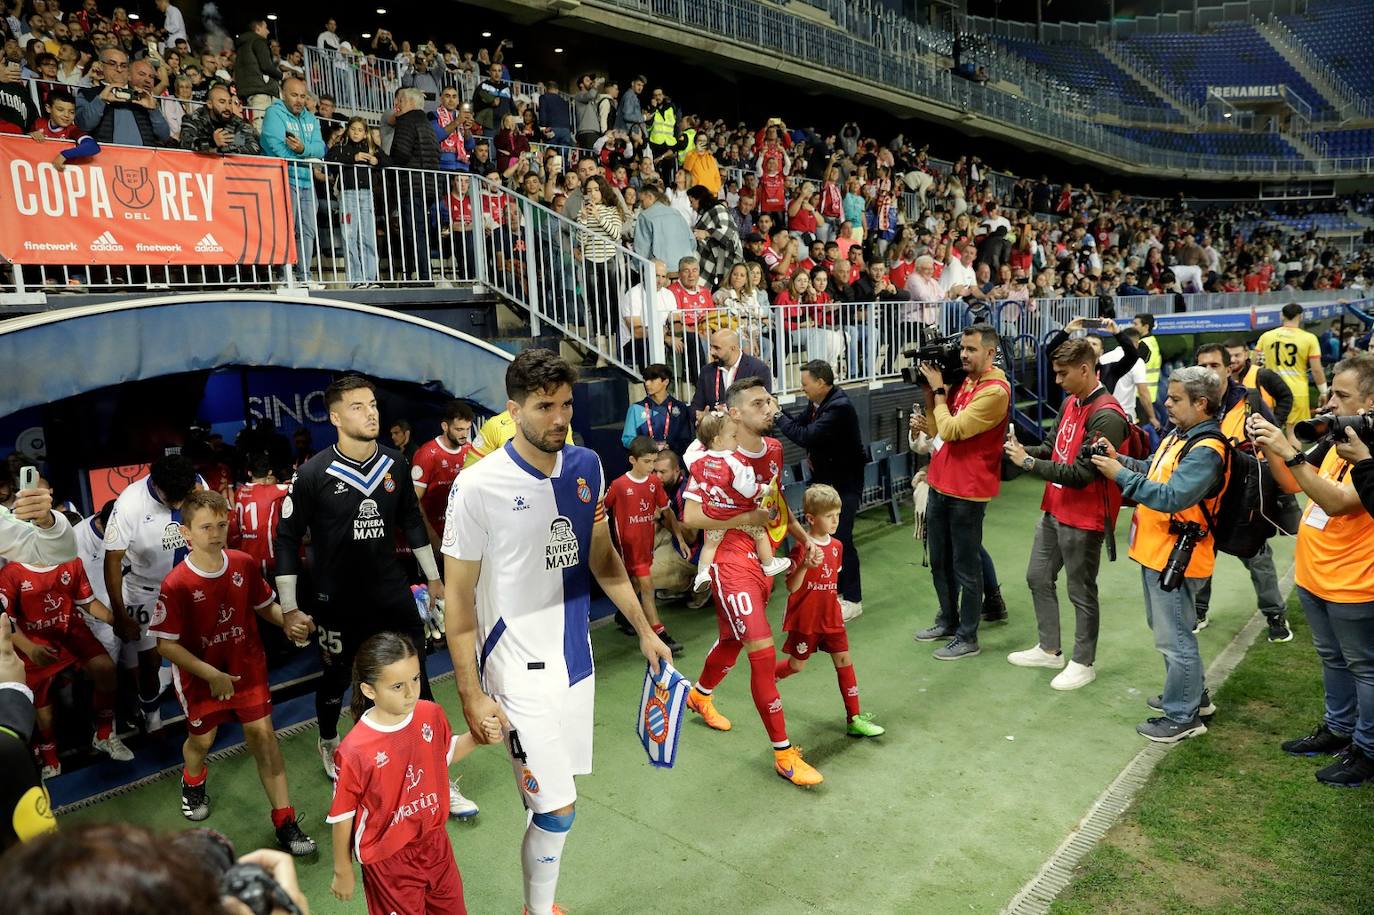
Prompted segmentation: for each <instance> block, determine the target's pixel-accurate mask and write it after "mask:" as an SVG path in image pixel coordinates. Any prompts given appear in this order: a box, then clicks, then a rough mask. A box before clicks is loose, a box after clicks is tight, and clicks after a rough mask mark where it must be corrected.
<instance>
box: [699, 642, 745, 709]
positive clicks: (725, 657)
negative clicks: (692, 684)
mask: <svg viewBox="0 0 1374 915" xmlns="http://www.w3.org/2000/svg"><path fill="white" fill-rule="evenodd" d="M741 647H743V646H742V644H741V643H740V641H739V640H738V639H730V640H729V641H728V642H721V641H717V642H716V644H714V645H712V646H711V650H710V651H708V652H706V663H705V664H703V665H702V667H701V676H699V677H697V688H698V689H700V690H701V691H702V693H704V694H706V695H708V696H709V695H710V694H711V690H713V689H715V688H716V687H717V686H719V685H720V681H721V680H724V679H725V675H726V674H728V673H729V672H730V668H731V667H734V666H735V661H737V660H739V650H740V648H741Z"/></svg>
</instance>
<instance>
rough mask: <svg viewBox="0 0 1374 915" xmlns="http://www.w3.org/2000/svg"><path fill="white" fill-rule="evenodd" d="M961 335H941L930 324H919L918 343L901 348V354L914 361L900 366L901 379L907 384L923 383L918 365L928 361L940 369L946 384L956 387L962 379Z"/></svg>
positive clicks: (923, 379) (924, 379) (923, 377)
mask: <svg viewBox="0 0 1374 915" xmlns="http://www.w3.org/2000/svg"><path fill="white" fill-rule="evenodd" d="M961 336H962V335H961V334H950V335H949V336H947V337H941V336H940V335H939V332H938V331H937V330H936V329H935V328H933V327H931V326H930V325H928V324H922V325H919V326H918V327H917V332H916V339H917V341H918V345H916V346H913V347H911V348H910V349H904V350H902V355H903V356H905V357H906V358H908V359H910V360H912V361H913V362H914V363H915V365H908V366H903V367H902V381H904V382H906V383H907V384H919V385H924V384H925V383H926V376H924V375H922V374H921V369H920V365H921V364H922V363H930V364H931V365H933V366H935V367H936V368H937V369H939V370H940V374H941V375H942V376H944V379H945V385H946V386H948V387H957V386H958V385H959V383H960V382H962V381H963V380H964V363H963V360H962V359H960V358H959V340H960V338H961Z"/></svg>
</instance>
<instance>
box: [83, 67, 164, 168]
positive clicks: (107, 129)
mask: <svg viewBox="0 0 1374 915" xmlns="http://www.w3.org/2000/svg"><path fill="white" fill-rule="evenodd" d="M100 72H101V74H102V80H103V83H102V84H101V85H96V86H90V87H88V88H86V89H82V90H81V91H80V92H79V93H77V97H76V126H77V127H79V128H81V129H82V130H84V131H85V132H86V133H88V134H90V135H91V136H92V137H93V138H94V139H95V140H96V142H98V143H117V144H119V145H120V146H161V145H162V144H163V143H164V142H165V141H166V140H167V138H168V137H170V136H171V135H172V128H171V127H170V126H169V125H168V124H167V119H166V118H165V117H163V116H162V111H161V109H160V108H159V106H158V101H157V99H156V98H154V97H153V96H152V95H150V94H149V93H147V92H144V91H142V90H140V89H136V88H134V87H133V86H131V85H130V84H129V55H128V54H125V53H124V52H123V51H122V50H120V49H119V48H116V47H110V48H105V49H104V50H103V51H101V52H100Z"/></svg>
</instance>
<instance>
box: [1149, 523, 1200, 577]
mask: <svg viewBox="0 0 1374 915" xmlns="http://www.w3.org/2000/svg"><path fill="white" fill-rule="evenodd" d="M1169 533H1171V534H1173V535H1174V536H1176V537H1178V540H1177V541H1175V542H1174V548H1173V550H1171V551H1170V553H1169V561H1168V562H1166V563H1165V564H1164V568H1163V569H1162V570H1161V571H1160V573H1159V590H1161V591H1177V590H1178V587H1179V585H1181V584H1183V579H1184V577H1185V573H1187V571H1188V564H1189V563H1191V562H1192V561H1193V548H1194V547H1196V546H1197V544H1198V541H1199V540H1201V539H1202V538H1203V537H1206V536H1207V529H1206V528H1205V527H1203V526H1202V525H1201V524H1198V523H1197V522H1196V521H1179V520H1177V519H1176V518H1170V519H1169Z"/></svg>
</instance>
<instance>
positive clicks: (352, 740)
mask: <svg viewBox="0 0 1374 915" xmlns="http://www.w3.org/2000/svg"><path fill="white" fill-rule="evenodd" d="M369 706H370V707H369ZM352 712H353V720H354V721H356V722H357V724H355V725H354V726H353V729H352V730H351V731H349V732H348V735H347V736H345V737H344V739H343V743H341V744H340V745H339V748H338V749H337V750H335V751H334V764H335V765H336V766H337V767H338V771H339V780H338V782H336V783H335V788H334V802H333V803H332V804H331V805H330V808H329V816H328V817H326V822H329V823H332V824H333V826H334V832H333V840H334V881H333V883H332V884H330V890H331V891H332V892H333V893H334V895H335V896H336V897H337V898H339V899H342V900H344V901H348V900H349V899H352V898H353V892H354V888H355V885H356V883H355V881H356V878H355V877H354V875H353V859H354V858H355V857H356V858H357V859H358V861H359V862H360V863H361V864H362V869H363V895H364V897H365V898H366V899H367V910H368V912H370V913H372V915H388V913H394V912H407V913H412V912H413V913H420V912H423V913H426V915H467V907H466V906H465V905H464V903H463V878H462V876H461V875H460V874H459V873H458V863H457V862H456V861H455V860H454V858H453V846H452V845H450V844H449V839H448V830H447V829H446V828H445V824H447V822H448V799H449V781H448V767H449V766H450V765H451V764H453V763H454V762H456V761H458V760H460V759H462V758H463V757H464V756H467V755H468V754H469V753H471V752H472V751H473V750H474V749H476V747H477V741H476V740H474V739H473V736H472V735H471V734H462V735H454V733H453V731H452V729H451V728H450V727H449V723H448V717H447V716H446V715H445V714H444V710H443V709H442V708H440V707H439V706H438V705H436V704H435V703H433V702H426V701H424V700H422V699H420V658H419V657H418V656H417V654H416V651H415V646H414V644H412V643H411V641H410V639H408V638H407V637H406V636H404V635H401V634H400V633H396V632H382V633H379V634H377V635H374V636H372V637H371V638H369V639H368V640H367V641H365V642H363V644H362V645H361V646H360V647H359V648H358V653H357V655H356V656H355V657H354V659H353V704H352ZM483 729H484V730H485V732H486V733H485V735H484V736H486V737H487V742H489V743H495V742H498V741H500V739H501V722H500V721H499V720H498V719H497V718H495V717H492V718H488V719H487V720H486V721H485V722H483Z"/></svg>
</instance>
